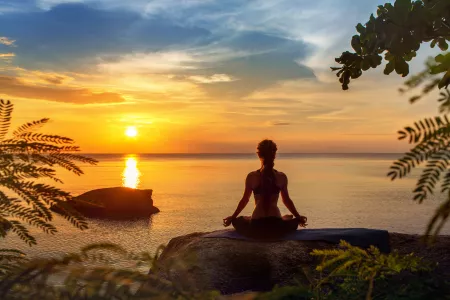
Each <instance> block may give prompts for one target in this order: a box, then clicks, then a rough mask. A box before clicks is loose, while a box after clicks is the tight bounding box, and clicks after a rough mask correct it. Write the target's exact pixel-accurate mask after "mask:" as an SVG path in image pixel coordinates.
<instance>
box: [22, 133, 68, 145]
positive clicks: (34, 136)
mask: <svg viewBox="0 0 450 300" xmlns="http://www.w3.org/2000/svg"><path fill="white" fill-rule="evenodd" d="M15 138H16V139H21V140H24V141H27V142H44V143H52V144H72V143H73V140H72V139H71V138H67V137H63V136H59V135H51V134H42V133H33V132H24V133H21V134H18V135H16V136H15Z"/></svg>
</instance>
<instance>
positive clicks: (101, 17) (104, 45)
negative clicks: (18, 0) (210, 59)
mask: <svg viewBox="0 0 450 300" xmlns="http://www.w3.org/2000/svg"><path fill="white" fill-rule="evenodd" d="M0 27H1V28H2V30H3V31H2V32H3V33H4V34H5V35H6V36H8V37H11V38H14V39H16V40H18V41H20V47H18V48H17V51H16V54H17V56H18V57H19V60H18V63H19V64H20V65H21V66H22V67H26V68H33V69H37V68H42V67H43V66H45V67H46V68H49V67H51V68H52V69H54V70H58V71H61V70H65V71H68V70H70V71H75V70H76V71H80V70H83V71H86V70H88V69H89V67H90V66H92V64H94V65H95V63H96V59H97V58H98V57H101V56H108V55H109V56H111V55H116V56H120V55H124V54H129V53H132V52H158V51H160V50H161V49H165V48H166V47H174V46H176V45H184V46H192V45H194V44H196V43H197V40H201V39H205V38H208V36H209V34H210V33H209V31H208V30H206V29H203V28H200V27H196V26H189V27H182V26H179V25H177V24H176V23H174V22H171V21H170V20H166V19H163V18H161V17H158V18H156V17H155V18H145V17H144V16H142V15H141V14H139V13H137V12H133V11H129V10H102V9H101V8H100V7H99V6H98V5H87V4H83V3H71V4H60V5H57V6H52V7H51V9H49V10H37V9H36V10H30V11H26V12H20V13H19V12H13V13H8V14H4V15H2V18H0ZM30 28H32V29H33V30H30Z"/></svg>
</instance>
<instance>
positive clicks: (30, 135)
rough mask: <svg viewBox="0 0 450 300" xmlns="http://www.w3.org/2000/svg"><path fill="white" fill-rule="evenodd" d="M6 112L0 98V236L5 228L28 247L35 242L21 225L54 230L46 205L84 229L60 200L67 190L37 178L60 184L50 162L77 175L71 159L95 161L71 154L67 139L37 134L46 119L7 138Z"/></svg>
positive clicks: (70, 142) (8, 114) (9, 110)
mask: <svg viewBox="0 0 450 300" xmlns="http://www.w3.org/2000/svg"><path fill="white" fill-rule="evenodd" d="M12 112H13V104H12V103H11V102H10V101H5V100H0V187H2V188H4V189H3V190H0V237H5V236H6V235H7V233H8V231H9V230H11V231H13V232H14V233H16V234H17V235H18V236H19V237H20V238H21V239H22V240H24V241H25V242H26V243H27V244H29V245H30V246H31V245H35V244H36V239H35V238H34V237H33V236H32V235H31V234H30V232H29V230H28V229H27V226H26V225H27V224H28V225H31V226H35V227H38V228H40V229H42V230H43V231H44V232H46V233H49V234H54V233H55V232H56V228H55V227H54V226H53V225H52V224H51V221H52V219H53V216H52V212H51V211H50V207H51V206H52V205H58V206H59V207H60V208H61V209H62V216H63V217H64V218H66V219H67V220H68V221H70V222H71V223H72V224H73V225H74V226H75V227H77V228H79V229H85V228H87V222H86V221H85V219H84V218H83V217H82V216H81V215H80V214H79V213H77V212H76V211H75V210H74V209H72V208H71V207H70V206H68V205H67V204H66V201H68V200H71V199H72V196H71V194H70V193H67V192H65V191H63V190H61V189H59V188H56V187H54V186H51V185H48V184H44V183H42V182H39V180H41V179H51V180H53V181H55V182H58V183H61V182H62V181H61V180H60V179H59V178H58V177H57V176H56V169H55V167H56V166H58V167H61V168H64V169H66V170H68V171H70V172H72V173H74V174H76V175H81V174H83V171H82V170H81V168H80V167H79V166H78V165H77V164H76V162H83V163H88V164H95V163H96V161H95V160H94V159H91V158H87V157H84V156H81V155H77V154H74V152H77V151H79V147H78V146H75V145H73V140H72V139H70V138H67V137H62V136H58V135H50V134H42V133H37V132H36V130H38V129H40V128H41V127H42V126H43V125H45V124H46V123H48V121H49V119H41V120H38V121H34V122H30V123H26V124H24V125H22V126H20V127H19V128H17V129H16V130H14V131H12V133H11V135H10V136H8V133H9V132H10V125H11V117H12ZM0 259H1V258H0Z"/></svg>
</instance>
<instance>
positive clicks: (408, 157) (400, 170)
mask: <svg viewBox="0 0 450 300" xmlns="http://www.w3.org/2000/svg"><path fill="white" fill-rule="evenodd" d="M449 145H450V136H449V137H445V139H444V138H442V139H439V140H424V141H423V142H421V143H420V144H418V145H417V146H415V147H414V148H413V149H412V150H410V151H409V152H407V153H406V154H405V155H404V156H403V157H402V158H400V159H398V160H397V161H395V162H394V163H393V164H392V165H391V167H390V171H389V173H388V174H387V176H388V177H390V178H391V180H395V179H397V178H403V177H405V176H406V175H408V174H409V173H410V172H411V170H412V169H413V168H415V167H416V166H418V165H420V164H421V163H423V162H424V161H426V160H428V159H429V158H430V157H431V156H432V155H434V154H435V153H437V152H440V151H445V150H446V149H447V148H448V147H449Z"/></svg>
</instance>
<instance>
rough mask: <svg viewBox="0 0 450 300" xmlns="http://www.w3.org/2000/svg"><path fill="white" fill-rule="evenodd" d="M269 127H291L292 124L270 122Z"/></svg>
mask: <svg viewBox="0 0 450 300" xmlns="http://www.w3.org/2000/svg"><path fill="white" fill-rule="evenodd" d="M270 125H272V126H288V125H292V123H290V122H276V121H275V122H271V123H270Z"/></svg>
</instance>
